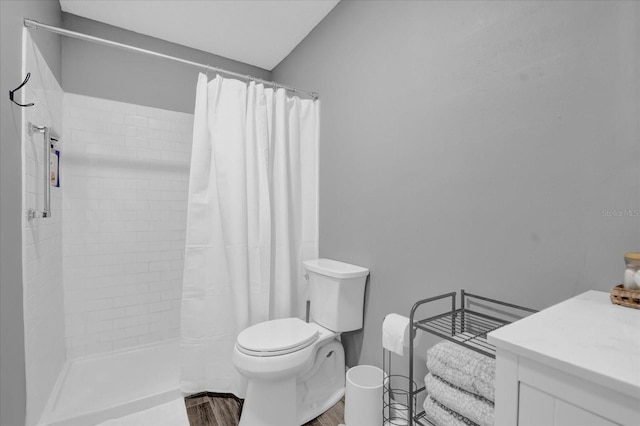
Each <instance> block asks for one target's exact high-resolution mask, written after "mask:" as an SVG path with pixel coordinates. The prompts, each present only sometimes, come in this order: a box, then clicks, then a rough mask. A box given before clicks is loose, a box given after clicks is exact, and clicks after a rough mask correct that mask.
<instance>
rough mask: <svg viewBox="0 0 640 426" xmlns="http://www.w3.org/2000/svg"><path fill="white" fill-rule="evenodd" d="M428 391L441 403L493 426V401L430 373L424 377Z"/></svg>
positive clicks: (482, 424)
mask: <svg viewBox="0 0 640 426" xmlns="http://www.w3.org/2000/svg"><path fill="white" fill-rule="evenodd" d="M424 385H425V388H426V389H427V392H428V393H429V395H431V397H432V398H433V399H435V400H436V401H438V402H439V403H440V404H442V405H444V406H446V407H448V408H450V409H452V410H453V411H455V412H456V413H459V414H461V415H463V416H464V417H466V418H468V419H469V420H471V421H472V422H474V423H477V424H478V425H480V426H493V403H491V402H490V401H488V400H487V399H485V398H482V397H480V396H477V395H475V394H472V393H470V392H467V391H464V390H461V389H458V388H455V387H452V386H451V385H449V384H448V383H446V382H444V381H443V380H442V379H440V378H438V377H436V376H434V375H433V374H431V373H429V374H427V376H426V377H425V378H424Z"/></svg>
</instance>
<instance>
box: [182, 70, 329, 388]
mask: <svg viewBox="0 0 640 426" xmlns="http://www.w3.org/2000/svg"><path fill="white" fill-rule="evenodd" d="M319 108H320V105H319V101H312V100H302V99H300V98H298V97H287V95H286V92H285V90H284V89H277V90H275V91H274V90H273V89H265V88H264V86H263V85H261V84H255V83H253V82H252V83H249V84H246V83H243V82H241V81H238V80H233V79H224V78H222V77H220V76H217V77H216V78H215V79H213V80H212V81H210V82H207V77H206V76H205V75H204V74H200V75H199V77H198V86H197V92H196V105H195V112H194V125H193V147H192V154H191V173H190V179H189V201H188V213H187V235H186V251H185V267H184V277H183V296H182V324H181V339H180V343H181V344H180V346H181V387H182V391H183V392H184V393H187V394H192V393H196V392H201V391H212V392H225V393H227V392H228V393H233V394H235V395H238V396H240V397H243V396H244V395H243V393H244V390H243V386H242V381H241V379H240V376H239V375H238V374H237V372H236V370H235V368H234V366H233V363H232V361H231V354H232V352H233V346H234V344H235V340H236V337H237V335H238V333H239V332H240V331H242V330H243V329H244V328H246V327H248V326H250V325H252V324H255V323H258V322H260V321H265V320H268V319H274V318H283V317H289V316H298V317H302V316H303V315H304V312H305V306H306V299H307V283H306V280H305V279H304V272H303V268H302V261H303V260H306V259H312V258H315V257H317V255H318V128H319V113H320V110H319Z"/></svg>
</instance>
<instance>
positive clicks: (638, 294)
mask: <svg viewBox="0 0 640 426" xmlns="http://www.w3.org/2000/svg"><path fill="white" fill-rule="evenodd" d="M610 298H611V303H615V304H616V305H622V306H626V307H627V308H635V309H640V290H629V289H627V288H624V286H623V285H622V284H620V285H617V286H615V287H614V288H612V289H611V295H610Z"/></svg>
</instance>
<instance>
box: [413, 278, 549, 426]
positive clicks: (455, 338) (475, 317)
mask: <svg viewBox="0 0 640 426" xmlns="http://www.w3.org/2000/svg"><path fill="white" fill-rule="evenodd" d="M456 296H457V293H456V292H455V291H454V292H451V293H446V294H441V295H439V296H435V297H430V298H427V299H423V300H420V301H418V302H416V303H415V304H414V305H413V307H412V308H411V315H410V318H409V320H410V324H411V329H410V333H411V335H410V339H409V380H410V381H409V383H412V382H414V380H415V378H414V371H413V370H414V368H413V356H414V345H413V341H414V338H415V336H416V333H417V331H418V330H422V331H425V332H427V333H430V334H433V335H436V336H438V337H441V338H443V339H446V340H449V341H451V342H454V343H457V344H459V345H462V346H464V347H465V348H467V349H471V350H472V351H475V352H478V353H481V354H483V355H486V356H488V357H491V358H495V357H496V350H495V347H494V346H493V345H492V344H490V343H489V342H488V341H487V333H489V332H491V331H493V330H496V329H498V328H500V327H502V326H504V325H506V324H509V323H511V322H512V318H511V316H510V315H504V317H503V318H501V317H500V316H499V315H488V314H485V313H482V312H478V311H476V310H473V309H469V308H466V304H467V302H468V301H469V300H470V299H476V300H478V301H481V302H487V303H489V304H490V305H488V306H492V307H497V308H499V307H501V306H503V307H507V308H511V309H512V310H513V312H517V313H519V314H521V315H527V314H530V313H535V312H537V311H536V310H534V309H530V308H526V307H524V306H519V305H514V304H512V303H507V302H503V301H501V300H496V299H491V298H488V297H484V296H479V295H476V294H471V293H467V292H465V291H464V290H460V307H459V308H456ZM446 298H450V299H451V310H447V311H445V312H441V313H439V314H437V315H433V316H430V317H427V318H418V319H417V318H416V312H417V311H418V309H419V308H420V307H422V306H423V305H425V304H428V303H433V302H436V301H439V300H442V299H446ZM424 391H425V388H424V386H423V387H421V388H419V389H416V390H415V391H414V390H413V389H409V401H411V403H410V404H409V407H408V408H409V418H410V419H411V420H412V424H414V425H420V426H430V425H432V423H431V422H429V420H427V419H426V418H425V413H424V410H422V411H420V412H417V413H414V412H413V411H414V407H416V404H415V401H416V397H417V395H418V394H420V393H421V392H424Z"/></svg>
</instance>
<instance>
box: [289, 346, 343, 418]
mask: <svg viewBox="0 0 640 426" xmlns="http://www.w3.org/2000/svg"><path fill="white" fill-rule="evenodd" d="M344 371H345V364H344V348H343V347H342V344H341V343H340V342H339V341H337V340H333V341H331V342H329V343H327V344H326V345H324V346H322V347H321V348H320V349H319V350H318V353H317V354H316V358H315V362H314V365H313V368H312V369H311V370H310V371H309V372H308V373H307V374H305V375H303V376H302V377H300V378H298V383H297V387H296V394H297V407H298V421H299V423H298V424H301V425H302V424H305V423H306V422H308V421H309V420H313V419H315V418H316V417H318V416H319V415H321V414H322V413H324V412H325V411H327V410H329V409H330V408H331V407H333V406H334V405H335V404H336V403H337V402H338V401H340V399H342V397H343V396H344V393H345V372H344Z"/></svg>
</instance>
